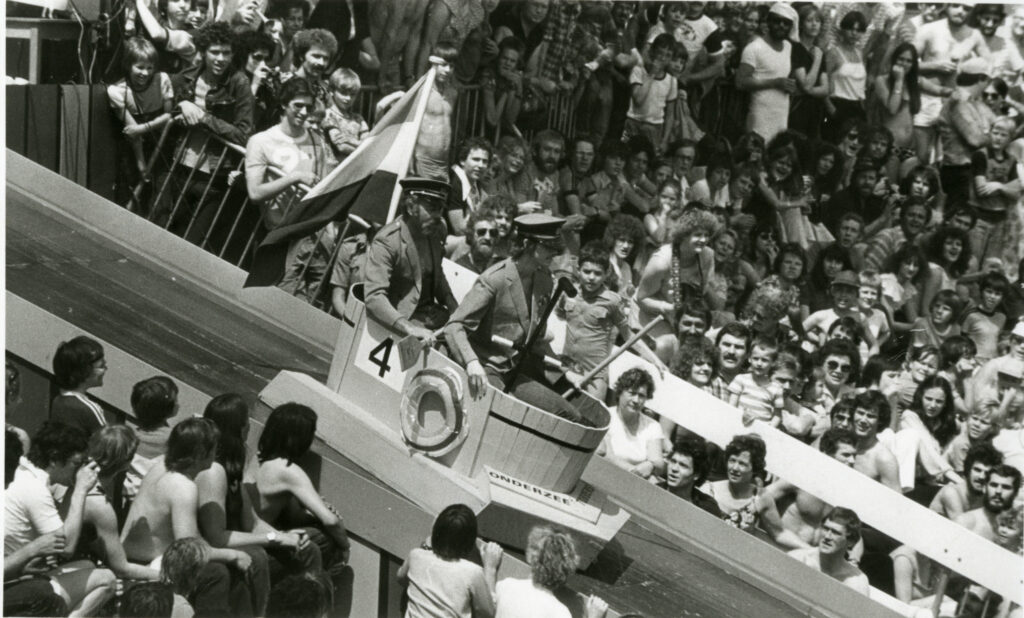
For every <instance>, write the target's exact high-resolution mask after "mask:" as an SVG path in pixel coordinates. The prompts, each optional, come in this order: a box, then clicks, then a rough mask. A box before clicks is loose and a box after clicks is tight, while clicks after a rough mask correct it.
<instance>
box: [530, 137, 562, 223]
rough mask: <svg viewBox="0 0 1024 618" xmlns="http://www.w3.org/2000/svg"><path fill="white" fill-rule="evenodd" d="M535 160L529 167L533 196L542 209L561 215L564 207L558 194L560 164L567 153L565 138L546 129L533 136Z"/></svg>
mask: <svg viewBox="0 0 1024 618" xmlns="http://www.w3.org/2000/svg"><path fill="white" fill-rule="evenodd" d="M532 149H533V160H532V162H531V164H530V165H529V166H528V167H527V173H528V174H529V177H530V180H531V184H532V186H533V196H534V198H535V200H536V201H538V202H540V205H541V210H542V211H544V212H546V213H547V214H551V215H560V214H561V213H562V207H561V204H560V203H559V195H558V165H559V163H561V161H562V156H563V155H564V154H565V140H564V139H562V136H561V135H560V134H559V133H558V132H557V131H554V130H551V129H545V130H544V131H541V132H539V133H537V135H536V136H535V137H534V138H533V144H532Z"/></svg>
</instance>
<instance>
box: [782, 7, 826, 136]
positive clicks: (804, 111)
mask: <svg viewBox="0 0 1024 618" xmlns="http://www.w3.org/2000/svg"><path fill="white" fill-rule="evenodd" d="M797 15H798V16H799V17H800V20H799V21H800V38H799V40H798V41H794V43H793V76H794V77H796V83H797V89H798V93H797V94H796V95H793V96H792V98H791V99H790V104H789V128H790V129H793V130H796V131H799V132H801V133H803V134H804V135H805V136H806V137H807V138H809V139H814V138H817V137H818V136H819V135H820V133H821V123H822V120H823V119H824V117H825V97H827V96H828V94H829V81H828V72H827V71H826V70H825V62H824V59H825V52H824V51H823V50H822V48H821V46H820V45H819V41H818V39H819V36H820V35H821V27H822V16H821V9H819V8H818V7H816V6H815V5H813V4H805V5H803V6H801V7H800V9H799V10H798V11H797Z"/></svg>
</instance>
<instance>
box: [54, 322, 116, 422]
mask: <svg viewBox="0 0 1024 618" xmlns="http://www.w3.org/2000/svg"><path fill="white" fill-rule="evenodd" d="M106 373H107V360H106V358H104V356H103V346H101V345H100V344H99V343H97V342H96V341H95V340H94V339H91V338H90V337H86V336H85V335H81V336H79V337H75V338H74V339H72V340H71V341H66V342H63V343H61V344H60V345H59V346H57V352H56V353H54V355H53V379H54V381H55V382H56V383H57V386H58V387H59V388H60V393H59V394H58V395H57V396H56V397H54V398H53V401H52V402H50V420H52V421H54V422H58V423H65V424H67V425H71V426H72V427H77V428H79V429H81V430H82V431H84V432H85V435H86V437H88V436H90V435H92V433H93V432H94V431H96V430H97V429H99V428H100V427H103V426H105V425H106V424H107V419H106V418H105V417H104V414H103V408H101V407H100V404H99V403H97V402H96V401H94V400H93V399H90V398H89V396H88V391H89V389H92V388H98V387H101V386H103V377H104V376H105V375H106Z"/></svg>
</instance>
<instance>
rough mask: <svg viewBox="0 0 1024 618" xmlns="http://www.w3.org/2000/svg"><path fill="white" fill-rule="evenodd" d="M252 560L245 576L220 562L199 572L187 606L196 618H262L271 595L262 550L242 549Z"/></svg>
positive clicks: (256, 548)
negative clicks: (201, 617)
mask: <svg viewBox="0 0 1024 618" xmlns="http://www.w3.org/2000/svg"><path fill="white" fill-rule="evenodd" d="M242 551H245V552H246V553H247V554H249V556H250V557H252V559H253V560H252V566H251V567H250V568H249V570H248V571H247V572H245V573H242V572H241V571H239V570H237V569H235V568H234V567H229V566H228V565H226V564H224V563H222V562H209V563H207V564H206V566H204V567H203V568H202V569H201V570H200V571H199V577H198V578H197V580H196V585H195V588H194V589H193V590H192V594H190V595H189V598H188V600H189V603H191V605H192V607H193V608H195V610H196V616H246V617H248V616H261V615H263V613H264V610H265V609H266V606H267V598H268V595H269V594H270V576H269V569H268V566H267V554H266V552H264V551H263V549H262V548H259V547H253V548H248V547H247V548H243V550H242Z"/></svg>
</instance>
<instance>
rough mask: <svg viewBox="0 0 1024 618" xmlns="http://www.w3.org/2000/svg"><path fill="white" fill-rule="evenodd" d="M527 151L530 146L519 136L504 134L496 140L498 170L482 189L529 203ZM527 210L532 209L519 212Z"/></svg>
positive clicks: (530, 184)
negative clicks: (505, 194)
mask: <svg viewBox="0 0 1024 618" xmlns="http://www.w3.org/2000/svg"><path fill="white" fill-rule="evenodd" d="M529 152H530V147H529V146H528V145H527V144H526V140H524V139H523V138H521V137H517V136H515V135H504V136H502V138H501V139H499V140H498V147H497V149H496V150H495V154H497V156H496V157H495V161H496V162H497V163H498V170H497V172H495V174H494V178H493V179H491V180H489V181H487V182H485V183H484V190H485V191H487V194H488V195H495V194H497V193H507V194H509V195H511V196H512V197H514V198H515V200H516V204H521V205H526V204H527V203H529V201H530V192H531V191H532V190H533V184H532V181H531V180H530V175H529V174H528V173H527V171H526V162H527V157H528V155H529ZM528 212H532V210H529V209H522V208H521V209H520V214H526V213H528Z"/></svg>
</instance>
